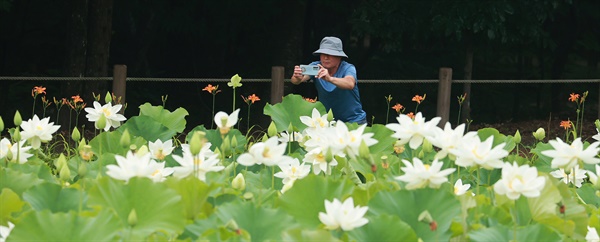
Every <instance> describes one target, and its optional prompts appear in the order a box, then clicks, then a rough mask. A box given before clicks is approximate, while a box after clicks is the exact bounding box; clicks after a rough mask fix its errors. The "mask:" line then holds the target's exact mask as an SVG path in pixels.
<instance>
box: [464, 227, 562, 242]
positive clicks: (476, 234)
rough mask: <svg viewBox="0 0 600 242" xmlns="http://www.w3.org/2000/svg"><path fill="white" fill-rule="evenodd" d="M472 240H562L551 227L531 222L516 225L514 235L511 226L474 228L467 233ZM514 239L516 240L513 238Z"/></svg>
mask: <svg viewBox="0 0 600 242" xmlns="http://www.w3.org/2000/svg"><path fill="white" fill-rule="evenodd" d="M469 238H470V239H471V240H472V241H482V242H483V241H557V242H558V241H563V239H562V238H561V237H560V236H559V235H558V234H557V233H556V232H555V231H554V230H552V229H550V228H548V227H546V226H544V225H542V224H533V225H528V226H524V227H518V228H517V231H516V236H515V233H514V231H513V228H510V227H507V226H504V225H499V226H495V227H492V228H486V229H481V230H476V231H473V232H471V233H469ZM515 239H516V240H515Z"/></svg>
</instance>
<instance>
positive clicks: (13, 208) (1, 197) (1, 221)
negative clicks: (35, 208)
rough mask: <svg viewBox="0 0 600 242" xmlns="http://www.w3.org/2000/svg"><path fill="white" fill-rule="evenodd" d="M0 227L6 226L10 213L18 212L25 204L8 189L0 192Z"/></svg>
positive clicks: (10, 216)
mask: <svg viewBox="0 0 600 242" xmlns="http://www.w3.org/2000/svg"><path fill="white" fill-rule="evenodd" d="M0 204H2V206H0V225H2V226H6V225H7V222H8V220H9V219H10V218H12V213H15V212H19V211H21V209H22V208H23V205H25V203H24V202H23V201H22V200H21V198H19V195H17V194H16V193H15V192H13V191H12V190H10V189H9V188H3V189H2V192H0Z"/></svg>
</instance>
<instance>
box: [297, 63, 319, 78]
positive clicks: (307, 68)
mask: <svg viewBox="0 0 600 242" xmlns="http://www.w3.org/2000/svg"><path fill="white" fill-rule="evenodd" d="M300 69H302V75H309V76H316V75H317V74H318V73H319V66H317V65H300Z"/></svg>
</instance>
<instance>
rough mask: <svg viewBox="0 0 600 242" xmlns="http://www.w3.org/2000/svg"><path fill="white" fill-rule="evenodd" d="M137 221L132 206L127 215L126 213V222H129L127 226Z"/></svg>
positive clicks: (133, 224)
mask: <svg viewBox="0 0 600 242" xmlns="http://www.w3.org/2000/svg"><path fill="white" fill-rule="evenodd" d="M137 222H138V217H137V213H136V212H135V208H132V209H131V211H130V212H129V215H127V223H128V224H129V226H131V227H133V226H135V225H136V224H137Z"/></svg>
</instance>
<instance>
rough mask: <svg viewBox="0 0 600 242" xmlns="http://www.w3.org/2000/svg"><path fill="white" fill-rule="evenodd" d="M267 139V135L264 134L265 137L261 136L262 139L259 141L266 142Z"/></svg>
mask: <svg viewBox="0 0 600 242" xmlns="http://www.w3.org/2000/svg"><path fill="white" fill-rule="evenodd" d="M268 139H269V136H268V135H267V134H265V135H263V137H262V139H261V140H260V141H262V142H267V140H268Z"/></svg>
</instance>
